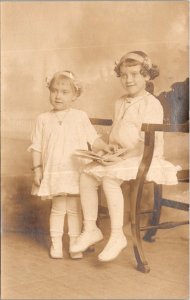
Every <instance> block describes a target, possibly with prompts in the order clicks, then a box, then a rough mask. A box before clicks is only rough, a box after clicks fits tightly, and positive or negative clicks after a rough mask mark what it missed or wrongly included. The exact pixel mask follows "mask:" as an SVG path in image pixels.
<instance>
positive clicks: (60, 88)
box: [50, 79, 76, 110]
mask: <svg viewBox="0 0 190 300" xmlns="http://www.w3.org/2000/svg"><path fill="white" fill-rule="evenodd" d="M75 99H76V94H75V91H74V87H72V85H71V83H70V81H69V80H67V79H60V80H57V81H55V82H54V83H53V85H52V86H51V89H50V103H51V105H52V106H53V108H54V109H55V110H65V109H68V108H70V107H71V106H72V102H73V101H74V100H75Z"/></svg>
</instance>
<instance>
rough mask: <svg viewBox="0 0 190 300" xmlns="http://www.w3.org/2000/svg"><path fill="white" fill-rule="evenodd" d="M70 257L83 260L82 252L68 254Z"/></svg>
mask: <svg viewBox="0 0 190 300" xmlns="http://www.w3.org/2000/svg"><path fill="white" fill-rule="evenodd" d="M70 257H71V258H72V259H80V258H83V253H82V252H77V253H73V252H70Z"/></svg>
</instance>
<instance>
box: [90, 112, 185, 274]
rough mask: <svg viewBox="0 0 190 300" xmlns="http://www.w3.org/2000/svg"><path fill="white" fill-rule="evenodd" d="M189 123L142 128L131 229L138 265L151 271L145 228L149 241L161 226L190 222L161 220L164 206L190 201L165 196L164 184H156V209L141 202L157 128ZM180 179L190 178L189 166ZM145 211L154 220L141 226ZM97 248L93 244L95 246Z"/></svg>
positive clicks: (170, 128)
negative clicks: (142, 138)
mask: <svg viewBox="0 0 190 300" xmlns="http://www.w3.org/2000/svg"><path fill="white" fill-rule="evenodd" d="M90 120H91V123H92V124H93V125H98V126H111V125H112V120H111V119H97V118H91V119H90ZM188 129H189V126H188V123H186V124H177V125H175V124H173V125H172V124H143V125H142V131H144V132H145V140H144V153H143V157H142V160H141V163H140V166H139V170H138V174H137V177H136V180H132V181H131V186H130V188H131V192H130V206H131V210H130V215H131V232H132V239H133V249H134V254H135V258H136V261H137V269H138V270H139V271H141V272H143V273H148V272H149V271H150V268H149V266H148V262H147V260H146V259H145V255H144V251H143V247H142V239H141V231H146V234H145V236H144V240H145V241H153V238H154V237H155V234H156V231H157V229H159V228H160V229H168V228H173V227H176V226H179V225H184V224H188V223H189V221H188V220H185V221H181V222H165V223H161V224H159V220H160V215H161V207H162V206H167V207H171V208H176V209H180V210H188V209H189V205H188V204H185V203H181V202H178V201H174V200H170V199H164V198H162V185H158V184H156V183H153V184H154V206H153V209H148V210H141V204H142V203H141V202H142V193H143V187H144V184H147V183H148V182H147V181H146V175H147V173H148V170H149V167H150V164H151V161H152V157H153V152H154V142H155V132H156V131H163V132H188ZM177 175H178V180H179V182H188V175H189V174H188V170H182V171H179V172H178V174H177ZM99 214H100V216H101V214H102V215H103V216H105V217H107V211H106V210H105V208H102V207H101V206H100V207H99ZM144 214H152V219H151V224H150V225H148V226H143V227H141V225H140V219H141V218H140V217H141V215H144ZM91 250H93V247H91Z"/></svg>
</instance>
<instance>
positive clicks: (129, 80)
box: [126, 74, 133, 83]
mask: <svg viewBox="0 0 190 300" xmlns="http://www.w3.org/2000/svg"><path fill="white" fill-rule="evenodd" d="M132 81H133V76H132V75H131V74H128V75H126V82H127V83H130V82H132Z"/></svg>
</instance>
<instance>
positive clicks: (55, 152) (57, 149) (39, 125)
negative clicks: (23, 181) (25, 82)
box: [28, 109, 98, 196]
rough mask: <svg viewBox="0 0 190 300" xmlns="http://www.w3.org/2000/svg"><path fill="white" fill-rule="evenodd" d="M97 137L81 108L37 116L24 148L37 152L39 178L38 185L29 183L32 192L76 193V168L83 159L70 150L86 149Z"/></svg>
mask: <svg viewBox="0 0 190 300" xmlns="http://www.w3.org/2000/svg"><path fill="white" fill-rule="evenodd" d="M57 116H59V120H60V119H61V121H62V124H60V122H59V121H58V117H57ZM97 138H98V135H97V133H96V130H95V129H94V127H93V126H92V124H91V123H90V120H89V118H88V116H87V114H86V113H85V112H83V111H80V110H77V109H69V110H68V111H61V112H59V114H57V113H56V112H55V111H54V110H52V111H50V112H46V113H43V114H41V115H39V117H38V118H37V121H36V125H35V129H34V131H33V134H32V145H31V146H30V147H29V149H28V150H29V151H30V150H31V149H34V150H36V151H39V152H41V157H42V165H43V179H42V181H41V184H40V187H37V186H35V185H33V188H32V194H33V195H38V196H54V195H59V194H78V193H79V171H80V169H81V168H83V167H84V164H85V163H86V161H84V160H83V159H80V158H78V157H76V156H74V155H73V153H74V152H75V150H77V149H84V150H86V149H88V143H89V144H90V145H92V144H93V142H94V141H95V139H97ZM88 162H89V161H88Z"/></svg>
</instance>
